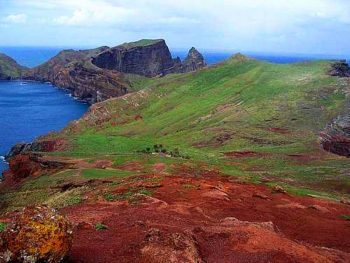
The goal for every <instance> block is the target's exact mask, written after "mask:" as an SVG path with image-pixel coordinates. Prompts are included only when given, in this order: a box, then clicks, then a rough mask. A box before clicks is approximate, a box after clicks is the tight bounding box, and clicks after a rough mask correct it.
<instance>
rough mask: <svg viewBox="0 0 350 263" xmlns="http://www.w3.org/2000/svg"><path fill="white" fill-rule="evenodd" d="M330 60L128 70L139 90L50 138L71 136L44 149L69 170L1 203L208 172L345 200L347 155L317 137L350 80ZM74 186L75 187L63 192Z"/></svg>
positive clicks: (70, 197) (67, 197)
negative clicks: (164, 71)
mask: <svg viewBox="0 0 350 263" xmlns="http://www.w3.org/2000/svg"><path fill="white" fill-rule="evenodd" d="M330 66H331V62H327V61H318V62H307V63H298V64H289V65H279V64H270V63H266V62H261V61H256V60H250V59H248V58H246V57H244V56H242V55H236V56H235V57H232V58H231V59H229V60H228V61H226V62H223V63H221V64H218V65H215V66H212V67H209V68H207V69H204V70H201V71H198V72H196V73H189V74H173V75H168V76H166V77H163V78H154V79H148V78H143V77H135V76H133V75H129V76H128V79H129V81H131V82H133V85H134V87H135V89H137V90H139V91H138V92H135V93H131V94H127V95H125V96H123V97H120V98H113V99H110V100H107V101H104V102H102V103H98V104H94V105H93V106H91V108H90V110H89V112H88V113H87V114H85V116H84V117H83V118H82V119H80V120H79V121H78V122H74V123H72V124H70V125H69V126H68V127H67V128H65V129H64V130H63V131H62V132H60V133H58V134H51V135H49V136H47V137H46V138H64V139H66V141H68V143H69V146H68V147H67V148H66V150H65V151H64V152H54V153H51V154H50V155H53V156H52V157H51V158H56V159H57V160H64V161H67V160H69V163H71V164H74V165H73V168H70V169H69V170H66V171H61V172H58V173H55V174H51V175H50V174H45V175H42V176H41V177H39V178H34V179H28V180H27V181H26V182H25V183H24V184H23V185H22V186H21V187H20V188H18V189H16V190H15V191H12V190H9V191H7V192H5V193H3V195H2V201H1V202H2V203H5V204H6V205H5V206H4V207H7V209H10V210H12V209H15V208H18V207H22V206H25V205H28V204H33V203H38V202H39V203H40V202H46V203H50V204H51V203H52V204H53V205H55V206H57V207H61V206H65V205H67V204H70V203H72V202H73V203H80V202H81V201H82V196H84V195H86V194H87V193H90V194H91V195H93V196H96V195H97V196H99V197H96V198H100V199H101V198H102V199H106V198H107V199H111V198H112V197H111V198H110V197H108V196H107V197H106V196H105V195H104V194H103V193H104V192H103V191H107V193H108V191H110V190H108V189H110V188H111V187H116V186H120V187H123V185H124V184H125V182H124V180H126V179H125V178H130V180H131V181H133V182H139V181H140V180H145V181H144V182H143V183H144V184H146V185H147V184H149V183H150V182H152V183H157V182H159V181H162V180H163V179H164V176H167V175H177V174H182V175H183V174H188V176H192V177H193V176H194V177H197V176H202V175H203V174H206V173H208V174H211V173H212V172H214V173H215V174H218V173H219V174H221V175H222V176H226V177H231V178H232V179H238V180H240V181H241V180H242V181H248V182H254V183H259V184H266V185H268V186H271V187H273V186H275V185H276V184H277V185H279V186H282V187H283V188H284V189H286V190H288V191H289V192H291V193H295V194H299V195H317V196H324V197H327V198H342V197H345V198H349V197H350V195H349V189H350V177H349V172H348V171H349V170H350V164H349V160H348V159H347V158H345V157H341V156H337V155H334V154H331V153H328V152H326V151H324V150H322V149H321V147H320V145H319V142H318V137H319V133H320V131H322V130H323V129H324V128H325V127H326V125H327V124H328V123H329V122H330V121H331V120H332V119H333V118H334V117H336V116H337V115H338V114H339V113H342V112H343V111H344V109H345V104H346V100H347V98H346V94H347V92H348V89H349V84H348V83H347V79H344V78H343V79H342V78H337V77H331V76H329V75H328V74H327V72H328V70H329V67H330ZM142 87H143V89H142ZM67 157H68V159H67ZM155 167H156V168H155ZM157 167H163V168H162V169H164V170H162V172H161V173H160V174H159V178H155V179H154V178H153V179H152V178H151V179H140V178H141V177H140V176H148V175H152V174H154V173H155V169H158V168H157ZM89 180H93V181H90V182H89ZM94 180H97V181H98V182H99V183H96V182H95V181H94ZM147 180H150V182H149V181H147ZM153 180H156V181H154V182H153ZM123 182H124V183H123ZM92 183H93V184H92ZM70 184H71V185H76V188H72V190H69V191H66V192H64V194H62V191H60V190H59V189H61V188H62V187H64V185H70ZM96 187H99V189H100V188H101V187H104V188H103V190H101V189H100V190H96ZM105 188H106V189H105ZM101 191H102V192H101ZM130 191H131V190H130ZM132 191H134V192H132ZM132 191H131V192H132V193H130V196H133V194H135V193H141V192H142V193H143V192H144V191H146V190H145V189H144V188H142V187H141V188H140V189H136V190H135V189H134V190H132ZM147 191H148V190H147ZM24 196H25V198H23V197H24ZM124 197H125V198H129V196H128V195H126V196H124V195H123V198H124ZM94 198H95V197H94ZM118 198H119V197H118ZM130 198H131V197H130ZM93 200H95V199H93ZM98 200H99V199H98Z"/></svg>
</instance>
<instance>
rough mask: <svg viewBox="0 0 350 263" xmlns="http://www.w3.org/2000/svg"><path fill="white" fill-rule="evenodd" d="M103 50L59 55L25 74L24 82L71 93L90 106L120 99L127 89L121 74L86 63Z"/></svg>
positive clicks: (66, 52) (102, 48) (68, 52)
mask: <svg viewBox="0 0 350 263" xmlns="http://www.w3.org/2000/svg"><path fill="white" fill-rule="evenodd" d="M106 49H107V47H100V48H97V49H92V50H83V51H74V50H65V51H62V52H60V53H59V54H58V55H57V56H55V57H53V58H52V59H50V60H49V61H48V62H46V63H44V64H42V65H40V66H38V67H35V68H33V69H30V70H28V71H27V72H26V73H25V75H24V78H25V79H30V80H37V81H45V82H46V81H48V82H51V83H52V84H54V85H56V86H58V87H60V88H66V89H69V90H71V92H72V94H73V95H74V96H75V97H77V98H79V99H82V100H85V101H87V102H89V103H91V104H92V103H95V102H100V101H103V100H106V99H108V98H112V97H117V96H121V95H124V94H126V93H127V92H128V85H127V83H125V82H124V81H123V76H122V74H121V73H119V72H117V71H113V70H106V69H100V68H98V67H95V66H94V65H93V64H91V62H90V61H91V58H92V57H93V56H95V55H97V54H98V53H100V52H102V51H104V50H106Z"/></svg>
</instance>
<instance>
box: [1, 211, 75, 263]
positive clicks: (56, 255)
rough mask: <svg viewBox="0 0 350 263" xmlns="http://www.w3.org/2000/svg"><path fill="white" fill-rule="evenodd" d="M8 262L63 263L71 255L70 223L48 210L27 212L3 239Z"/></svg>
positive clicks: (15, 222)
mask: <svg viewBox="0 0 350 263" xmlns="http://www.w3.org/2000/svg"><path fill="white" fill-rule="evenodd" d="M1 238H2V247H1V253H0V257H1V259H2V260H3V261H5V262H33V263H34V262H48V263H56V262H61V261H62V260H63V259H64V258H65V256H66V255H67V254H68V252H69V251H70V248H71V245H72V230H71V225H70V223H69V222H68V221H67V219H66V218H65V217H64V216H62V215H60V214H58V213H57V211H56V210H54V209H52V208H49V207H47V206H37V207H28V208H25V209H24V210H23V211H22V212H21V213H19V214H17V215H16V216H14V218H12V223H10V224H9V225H8V226H7V228H6V230H5V231H4V232H3V233H2V235H1Z"/></svg>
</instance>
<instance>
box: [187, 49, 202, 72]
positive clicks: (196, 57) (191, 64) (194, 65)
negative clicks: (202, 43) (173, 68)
mask: <svg viewBox="0 0 350 263" xmlns="http://www.w3.org/2000/svg"><path fill="white" fill-rule="evenodd" d="M206 65H207V64H206V62H205V60H204V57H203V55H202V54H201V53H199V52H198V50H197V49H195V48H194V47H192V48H191V49H190V50H189V52H188V55H187V57H186V58H185V60H184V61H183V63H182V67H181V72H191V71H196V70H198V69H201V68H204V67H205V66H206Z"/></svg>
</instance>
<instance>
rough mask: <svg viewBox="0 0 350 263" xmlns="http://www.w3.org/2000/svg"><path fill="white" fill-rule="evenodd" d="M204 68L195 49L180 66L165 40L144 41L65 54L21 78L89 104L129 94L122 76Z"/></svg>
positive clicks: (65, 52) (67, 51)
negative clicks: (66, 91)
mask: <svg viewBox="0 0 350 263" xmlns="http://www.w3.org/2000/svg"><path fill="white" fill-rule="evenodd" d="M205 66H206V63H205V61H204V58H203V56H202V55H201V54H200V53H199V52H198V51H197V50H196V49H195V48H191V49H190V51H189V53H188V56H187V57H186V59H185V60H184V61H183V62H181V60H180V59H179V58H176V59H173V58H172V57H171V53H170V51H169V48H168V46H167V45H166V43H165V41H164V40H162V39H160V40H150V39H143V40H140V41H137V42H131V43H124V44H122V45H119V46H116V47H114V48H109V47H100V48H96V49H90V50H79V51H75V50H64V51H62V52H60V53H59V54H57V55H56V56H55V57H53V58H51V59H50V60H49V61H47V62H46V63H44V64H42V65H40V66H38V67H35V68H33V69H29V70H26V71H25V72H24V74H23V78H24V79H28V80H37V81H45V82H46V81H48V82H51V83H52V84H54V85H56V86H58V87H61V88H66V89H69V90H71V91H72V94H73V95H74V96H75V97H78V98H80V99H82V100H85V101H87V102H89V103H91V104H92V103H95V102H100V101H103V100H106V99H108V98H111V97H118V96H122V95H124V94H126V93H128V92H129V89H130V86H131V85H130V83H129V82H128V81H127V80H125V78H124V74H123V73H130V74H137V75H142V76H145V77H155V76H163V75H166V74H170V73H185V72H191V71H195V70H198V69H201V68H203V67H205Z"/></svg>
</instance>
